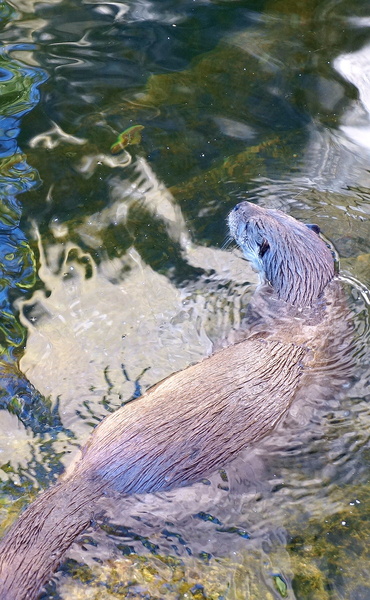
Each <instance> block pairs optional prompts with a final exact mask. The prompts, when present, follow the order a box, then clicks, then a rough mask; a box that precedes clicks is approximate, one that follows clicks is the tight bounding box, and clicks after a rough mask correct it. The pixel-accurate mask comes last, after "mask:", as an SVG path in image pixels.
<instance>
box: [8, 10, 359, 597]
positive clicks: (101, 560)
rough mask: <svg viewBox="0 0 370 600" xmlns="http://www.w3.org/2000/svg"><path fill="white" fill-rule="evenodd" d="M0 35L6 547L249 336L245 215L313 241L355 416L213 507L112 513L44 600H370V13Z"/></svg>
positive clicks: (208, 497)
mask: <svg viewBox="0 0 370 600" xmlns="http://www.w3.org/2000/svg"><path fill="white" fill-rule="evenodd" d="M0 16H1V54H0V60H1V63H0V93H1V96H0V107H1V110H0V115H1V116H0V119H1V129H0V135H1V137H0V200H1V204H0V240H1V245H0V260H1V288H0V299H1V322H0V344H1V350H2V358H1V361H0V371H1V380H0V406H1V408H2V409H3V410H2V411H1V420H0V486H1V492H0V518H1V523H2V530H5V528H6V527H8V525H9V524H10V523H11V522H12V521H13V520H14V519H15V518H16V516H17V515H18V514H19V512H20V511H21V509H22V508H23V507H24V506H26V505H27V504H28V503H29V502H30V501H31V500H32V499H33V498H34V497H35V495H36V494H37V493H38V491H39V490H40V489H42V488H45V487H48V486H49V485H50V484H51V483H52V482H53V481H54V480H55V479H56V478H57V476H58V475H59V474H60V473H61V472H62V471H63V470H64V469H65V468H66V467H67V466H68V465H69V464H70V463H71V461H72V460H73V457H74V455H75V453H76V451H77V449H78V447H80V446H81V444H82V443H83V442H84V441H85V440H86V439H87V437H88V435H89V433H90V432H91V429H92V427H94V426H95V425H96V424H97V423H98V422H99V421H100V420H101V419H102V418H103V417H104V416H105V415H107V414H109V413H110V412H112V411H113V410H114V409H116V408H117V407H119V406H121V404H122V403H124V402H127V401H129V400H131V399H132V398H133V397H136V396H138V395H140V394H141V393H142V392H143V391H145V390H146V389H147V388H148V387H149V386H151V385H153V384H154V383H156V382H158V381H160V380H161V379H163V378H164V377H166V376H167V375H169V374H171V373H173V372H175V371H177V370H180V369H182V368H184V367H186V366H187V365H189V364H190V363H194V362H196V361H198V360H200V359H201V358H203V357H204V356H207V355H208V354H209V353H210V352H211V351H212V347H213V346H214V345H217V344H218V343H220V342H221V341H222V339H224V338H225V337H226V336H227V335H228V334H229V333H230V331H232V330H237V329H238V325H239V323H240V319H241V311H242V308H243V306H245V304H246V303H248V300H249V298H250V297H251V294H252V293H253V291H254V290H255V287H256V283H257V278H256V275H255V274H254V273H253V271H252V270H251V268H250V266H249V265H248V264H247V263H246V262H245V261H243V260H242V258H241V256H240V254H239V253H238V251H236V250H235V249H234V250H233V249H231V248H230V247H229V248H226V247H225V240H226V239H227V228H226V217H227V214H228V212H229V211H230V210H231V209H232V207H233V206H234V205H235V204H236V203H237V202H239V201H240V200H241V199H245V198H247V199H251V200H253V201H255V202H257V203H259V204H260V205H262V206H265V207H270V208H271V207H272V208H279V209H282V210H284V211H285V212H288V213H289V214H291V215H293V216H294V217H296V218H298V219H302V220H303V221H305V222H315V223H317V224H318V225H319V226H320V228H321V230H322V231H323V233H324V235H325V237H326V238H327V239H328V240H330V243H331V244H332V246H333V247H334V248H335V251H336V253H337V257H338V259H339V262H340V268H341V276H342V279H343V285H344V288H345V290H346V293H347V296H348V302H349V306H350V308H351V311H352V316H353V322H354V324H355V333H354V344H355V356H356V368H355V371H354V374H353V378H352V380H351V381H350V382H348V384H347V385H346V387H345V388H344V389H343V390H342V392H341V394H339V395H338V396H336V397H333V398H331V399H330V401H328V402H327V403H325V404H324V405H319V406H314V407H312V409H311V410H310V411H308V414H307V415H304V416H303V417H302V418H299V416H298V417H297V415H296V416H295V418H294V419H293V418H292V419H291V420H290V421H289V422H288V424H287V425H286V426H284V425H283V426H281V427H280V428H279V429H278V431H277V432H275V433H274V434H271V436H269V437H268V438H266V439H265V440H264V441H263V442H262V443H261V444H260V445H259V446H258V447H256V448H254V449H253V450H252V449H251V450H250V452H247V453H246V455H245V456H244V457H243V458H242V459H241V461H239V462H238V464H236V465H234V466H231V467H230V468H229V469H227V470H225V471H222V472H220V473H218V474H215V476H214V477H213V478H211V479H210V480H209V482H207V485H205V484H200V485H199V486H194V487H192V488H184V489H182V490H179V491H175V492H171V493H169V494H164V495H160V496H158V495H153V496H148V497H145V498H133V499H130V500H124V499H114V501H111V500H109V499H107V501H106V506H105V507H104V508H105V511H106V512H105V517H104V520H103V521H99V522H98V523H95V524H93V526H92V527H91V529H90V530H89V531H88V532H86V534H85V535H84V536H83V537H82V538H80V539H79V540H78V541H76V543H75V544H74V545H73V547H72V548H71V550H70V551H69V553H68V556H67V557H66V559H65V560H64V562H63V564H62V565H61V567H60V569H59V571H58V573H57V574H56V576H55V577H54V579H53V580H52V582H50V584H49V585H48V586H47V588H46V591H45V593H44V595H43V596H42V597H43V598H52V599H54V600H55V599H57V598H63V599H67V598H68V600H75V599H77V598H102V599H105V598H109V599H111V598H121V597H130V598H193V597H194V598H212V599H220V600H221V599H223V598H248V599H254V598H258V599H266V600H271V599H273V598H281V597H286V598H290V599H294V598H296V599H298V600H299V599H310V600H311V599H312V600H332V599H335V600H336V599H339V598H346V599H348V600H364V599H365V598H369V597H370V585H369V581H368V565H369V558H370V557H369V550H368V548H369V544H368V539H369V533H370V505H369V501H370V487H369V482H368V470H369V459H370V439H369V430H370V429H369V427H370V411H369V406H368V400H369V388H368V385H369V369H368V364H369V359H370V352H369V335H370V334H369V298H370V296H369V291H368V287H369V286H370V236H369V215H370V7H369V6H368V3H366V2H363V1H361V0H358V1H351V0H350V1H348V0H346V1H344V0H342V1H341V0H338V1H336V2H332V1H331V0H307V1H306V2H296V1H294V2H293V1H291V0H284V2H283V1H282V0H265V1H262V0H261V1H258V0H254V1H252V0H251V1H249V2H248V1H242V0H240V1H239V0H182V1H181V2H179V1H177V2H175V1H174V0H172V1H171V0H160V1H157V2H155V1H153V0H152V1H151V0H128V1H127V2H120V1H118V2H108V1H104V0H102V1H99V0H91V1H87V0H86V1H82V0H81V1H76V2H71V1H69V0H62V1H57V0H50V1H49V2H33V1H32V0H14V1H12V2H2V3H1V4H0ZM137 125H139V126H141V127H140V128H136V129H135V130H134V131H133V133H132V132H131V137H130V135H129V134H126V136H125V137H124V139H123V142H124V143H125V142H127V141H128V142H130V143H129V145H127V146H126V147H125V148H123V149H122V151H121V152H120V153H117V154H113V153H112V151H111V147H112V145H114V144H115V143H117V139H118V138H119V136H120V134H121V133H122V132H124V131H126V130H127V129H128V128H130V127H133V126H137ZM123 145H124V144H123ZM164 418H165V415H164ZM208 484H209V485H208Z"/></svg>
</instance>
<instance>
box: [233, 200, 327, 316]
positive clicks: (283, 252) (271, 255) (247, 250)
mask: <svg viewBox="0 0 370 600" xmlns="http://www.w3.org/2000/svg"><path fill="white" fill-rule="evenodd" d="M229 228H230V233H231V235H232V236H233V238H234V239H235V241H236V242H237V244H238V245H239V246H240V248H241V249H242V250H243V253H244V255H245V257H246V258H247V259H248V260H249V261H251V263H252V265H253V266H254V268H255V269H256V270H257V271H258V272H259V273H260V275H261V276H262V278H263V280H264V281H267V282H268V283H269V284H270V285H271V286H272V287H273V288H274V290H275V292H276V293H277V295H278V297H279V298H280V299H281V300H284V301H286V302H289V303H290V304H293V305H295V306H312V304H313V303H314V302H315V300H316V299H317V298H318V297H319V296H320V295H321V294H322V292H323V291H324V288H325V286H326V285H327V284H328V283H329V282H330V281H331V279H332V278H333V277H334V260H333V256H332V254H331V251H330V250H329V248H328V247H327V245H326V244H325V242H324V241H323V240H322V239H321V238H320V237H319V235H318V233H319V228H318V227H317V226H307V225H304V224H303V223H300V222H299V221H296V219H293V217H290V216H289V215H286V214H284V213H282V212H280V211H279V210H272V209H266V208H261V207H260V206H256V205H255V204H251V203H249V202H241V203H240V204H237V205H236V206H235V208H234V209H233V210H232V211H231V213H230V215H229Z"/></svg>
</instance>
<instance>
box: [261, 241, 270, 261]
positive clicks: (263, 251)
mask: <svg viewBox="0 0 370 600" xmlns="http://www.w3.org/2000/svg"><path fill="white" fill-rule="evenodd" d="M269 248H270V244H269V243H268V241H267V240H266V238H263V240H262V243H261V245H260V251H259V257H260V258H262V257H263V256H264V255H265V254H266V252H267V250H268V249H269Z"/></svg>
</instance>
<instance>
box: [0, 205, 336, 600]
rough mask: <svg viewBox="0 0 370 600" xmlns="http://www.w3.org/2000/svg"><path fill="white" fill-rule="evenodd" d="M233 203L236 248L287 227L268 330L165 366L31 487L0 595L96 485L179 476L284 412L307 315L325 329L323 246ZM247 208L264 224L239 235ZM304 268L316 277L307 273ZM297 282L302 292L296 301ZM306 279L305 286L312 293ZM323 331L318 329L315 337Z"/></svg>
mask: <svg viewBox="0 0 370 600" xmlns="http://www.w3.org/2000/svg"><path fill="white" fill-rule="evenodd" d="M240 206H241V208H240V207H239V216H235V214H234V216H231V217H230V228H231V232H232V233H233V235H234V237H235V238H236V240H237V241H238V242H239V244H240V245H241V247H242V248H243V244H246V243H249V242H250V243H251V244H252V245H253V244H255V247H254V248H252V250H250V249H248V251H247V252H246V254H247V256H248V257H249V258H250V252H255V254H256V255H257V262H258V261H259V260H260V257H258V252H259V250H258V248H260V247H261V246H262V247H263V248H264V255H265V256H266V252H268V250H272V251H273V245H274V244H275V243H276V244H283V243H284V242H285V240H286V239H287V238H288V239H289V245H288V250H287V246H285V253H287V252H288V257H287V259H288V260H286V258H284V261H283V263H284V264H285V265H289V268H288V267H287V268H288V271H287V272H286V273H284V272H281V273H280V276H281V277H282V278H285V279H284V281H283V282H280V287H279V282H278V280H277V279H276V278H275V280H274V281H271V280H269V278H268V277H266V273H265V274H264V275H265V277H264V278H265V280H266V281H267V282H268V284H267V285H268V287H269V293H270V295H271V298H272V301H273V302H275V303H276V304H275V305H274V306H275V308H274V310H273V312H274V313H275V316H276V320H277V321H278V319H277V315H276V312H275V309H276V307H277V308H278V309H279V310H280V311H281V313H284V318H282V321H281V324H279V326H278V327H277V328H276V329H274V330H273V331H272V329H271V328H270V325H267V326H266V322H264V323H263V324H262V325H259V326H257V327H252V326H251V327H250V328H249V330H248V333H247V334H245V335H244V337H245V339H243V340H242V341H241V342H239V343H236V344H234V345H232V346H229V347H227V348H224V349H223V350H221V351H219V352H217V353H215V354H214V355H212V356H211V357H209V358H207V359H205V360H203V361H202V362H200V363H198V364H196V365H193V366H190V367H188V368H187V369H185V370H184V371H181V372H179V373H175V374H174V375H172V376H171V377H168V378H167V379H165V380H164V381H162V382H161V383H159V384H157V385H156V386H154V387H153V388H151V389H150V390H149V391H148V392H147V393H146V394H144V395H143V396H142V397H141V398H139V399H138V400H136V401H135V402H132V403H130V404H128V405H126V406H124V407H123V408H121V409H120V410H118V411H117V412H115V413H114V414H112V415H110V416H108V417H107V418H105V419H104V420H103V421H102V422H101V423H100V425H99V426H98V427H97V428H96V429H95V430H94V432H93V433H92V435H91V437H90V439H89V441H88V443H87V444H86V446H85V448H84V449H83V451H82V455H81V458H80V459H79V461H78V462H77V464H76V465H75V467H74V469H73V470H72V472H71V473H70V474H69V475H68V476H67V478H66V479H65V480H63V481H61V482H60V483H57V484H56V485H55V486H54V487H52V488H51V489H49V490H48V491H46V492H44V493H43V494H41V495H40V496H39V498H38V499H37V500H36V501H35V502H34V503H33V504H31V505H30V506H29V507H28V508H27V509H26V511H25V512H24V513H23V514H22V515H21V517H20V518H19V519H18V521H17V522H16V523H15V524H14V525H13V527H12V528H11V529H10V530H9V532H8V533H7V535H6V536H5V538H4V539H3V540H2V542H1V545H0V598H1V600H25V599H26V598H28V599H34V598H36V597H37V595H38V592H39V591H40V588H41V587H42V585H43V584H44V583H45V581H46V580H47V579H48V578H49V577H50V575H51V574H52V573H53V571H54V570H55V569H56V568H57V566H58V564H59V563H60V561H61V559H62V557H63V554H64V553H65V551H66V550H67V548H68V547H69V546H70V545H71V543H72V542H73V540H74V539H75V538H76V536H77V535H78V534H79V533H81V532H82V531H83V530H84V529H85V528H86V527H87V526H88V524H89V522H90V519H91V518H92V516H93V514H94V510H95V507H96V503H97V501H98V499H99V498H100V497H101V496H102V494H109V493H110V492H114V493H117V491H118V492H120V493H122V494H132V493H144V492H153V491H158V490H167V489H170V488H173V487H175V486H177V487H178V486H183V485H188V484H191V483H192V482H196V481H198V480H199V479H201V478H202V477H204V476H205V475H207V473H209V472H211V471H213V470H215V469H217V468H219V467H222V466H224V465H225V464H226V463H227V462H229V461H230V460H231V459H232V458H233V457H234V456H235V455H236V454H237V453H238V452H239V451H240V450H241V449H242V448H244V447H246V446H248V445H250V444H253V443H255V442H256V441H258V440H259V439H260V438H261V437H262V436H264V435H266V433H268V432H269V431H271V429H273V428H274V427H275V426H276V424H277V423H278V422H279V420H280V419H281V418H282V417H283V416H284V414H285V413H286V411H287V409H288V408H289V406H290V405H291V403H292V400H293V399H294V396H295V394H296V391H297V390H298V388H299V386H300V385H301V381H302V374H304V372H305V366H306V365H310V368H312V364H314V363H315V360H316V361H317V362H318V363H320V361H321V362H322V357H323V353H324V349H323V348H324V346H325V345H326V344H325V343H324V342H320V344H319V346H317V343H316V342H315V340H316V339H317V338H318V336H317V328H318V327H323V328H324V330H328V331H329V330H330V321H331V318H330V314H329V316H328V310H327V305H326V300H325V298H323V296H322V294H323V292H324V290H325V287H326V286H327V284H328V283H329V282H330V281H331V280H332V278H333V276H334V269H333V259H332V257H331V254H330V252H329V251H328V250H327V248H326V246H325V244H324V242H323V241H322V240H321V239H320V238H319V237H318V236H317V234H316V233H314V232H311V230H308V229H307V230H306V231H307V235H308V236H309V240H310V243H309V244H308V246H309V250H307V248H306V247H305V245H304V233H305V226H304V225H302V224H300V223H298V222H297V221H295V220H294V219H291V218H290V217H287V216H286V215H283V213H277V211H268V210H265V209H260V208H258V207H254V206H252V205H249V204H248V203H243V204H242V205H240ZM236 212H237V211H236ZM277 214H278V216H276V215H277ZM253 219H255V220H256V219H257V220H259V222H260V223H262V225H263V223H264V224H265V226H264V227H263V226H262V225H261V227H260V229H258V231H257V229H256V227H257V226H256V224H255V223H254V225H253V227H250V232H249V235H250V236H252V237H251V238H250V239H249V241H248V240H247V242H246V240H245V235H244V233H243V231H244V229H243V225H247V224H248V222H252V221H253ZM284 228H285V230H284ZM291 229H292V230H293V234H294V230H298V232H299V235H298V236H297V237H298V238H299V244H300V245H299V244H298V247H297V246H294V244H295V241H294V235H292V232H291ZM262 230H263V231H262ZM261 231H262V234H261V236H262V239H260V237H259V235H260V233H261ZM284 231H285V233H284ZM243 235H244V238H243ZM253 236H254V237H253ZM264 236H265V237H264ZM267 236H270V238H269V240H268V241H266V240H267ZM312 236H314V237H312ZM263 239H264V240H265V242H263ZM257 242H258V243H259V242H260V245H258V244H257ZM256 244H257V245H256ZM266 244H269V247H268V249H267V250H266V248H267V245H266ZM311 246H313V247H314V248H316V252H317V253H319V254H320V256H321V257H322V261H323V266H322V270H323V271H324V273H323V272H322V270H320V265H319V266H318V267H316V266H315V267H314V270H313V272H311V274H310V275H309V277H308V280H307V281H305V280H304V279H302V273H304V272H305V271H304V269H305V267H304V266H303V267H302V260H303V258H302V253H306V254H310V253H311ZM248 253H249V254H248ZM291 253H292V254H291ZM282 254H284V252H282ZM262 258H263V257H262ZM271 258H273V257H270V259H271ZM301 259H302V260H301ZM311 259H312V256H309V260H311ZM295 261H297V262H299V263H300V265H299V267H298V270H299V272H300V273H301V275H300V285H299V288H296V289H298V290H299V292H297V294H296V299H297V301H295V299H294V297H292V294H291V293H290V292H289V294H288V296H290V297H289V298H281V297H279V289H280V290H284V294H285V295H286V293H287V292H286V290H288V289H290V287H291V286H289V282H287V281H286V278H291V277H295V275H294V272H295V271H294V263H295ZM260 262H261V261H260ZM303 262H305V261H304V260H303ZM317 264H319V261H316V263H315V265H317ZM261 265H262V266H261V269H263V268H264V267H263V263H261ZM292 267H293V268H292ZM316 268H318V269H319V274H318V275H317V273H316V270H315V269H316ZM279 269H280V267H279ZM271 272H272V273H275V274H276V275H277V273H278V272H277V271H276V270H275V271H274V270H273V271H271ZM316 277H319V279H320V285H316V282H312V278H316ZM305 285H306V289H307V290H308V293H307V295H306V296H307V298H308V301H307V302H306V304H304V303H303V302H302V299H303V298H304V297H305V296H304V289H303V291H302V288H304V286H305ZM293 288H294V286H293ZM312 290H316V295H315V292H313V291H312ZM297 306H298V308H297ZM290 310H294V311H295V317H297V310H298V312H299V315H298V317H299V318H298V317H297V323H298V325H297V324H295V325H294V327H295V328H296V335H295V336H294V331H293V332H292V324H291V318H290V316H289V315H290ZM299 319H300V322H299ZM260 321H261V320H260ZM262 321H263V319H262ZM267 321H268V318H267ZM272 322H273V318H272ZM293 329H294V328H293ZM310 331H311V333H310ZM324 338H325V335H321V334H320V339H321V340H324ZM315 344H316V345H315ZM316 346H317V347H316ZM315 357H316V359H315Z"/></svg>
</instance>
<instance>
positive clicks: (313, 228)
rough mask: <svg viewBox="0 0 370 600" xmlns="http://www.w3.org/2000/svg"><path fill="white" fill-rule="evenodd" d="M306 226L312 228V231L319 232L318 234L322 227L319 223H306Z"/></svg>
mask: <svg viewBox="0 0 370 600" xmlns="http://www.w3.org/2000/svg"><path fill="white" fill-rule="evenodd" d="M306 227H308V229H312V231H314V232H315V233H317V235H319V233H320V231H321V230H320V227H319V226H318V225H315V224H314V223H306Z"/></svg>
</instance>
